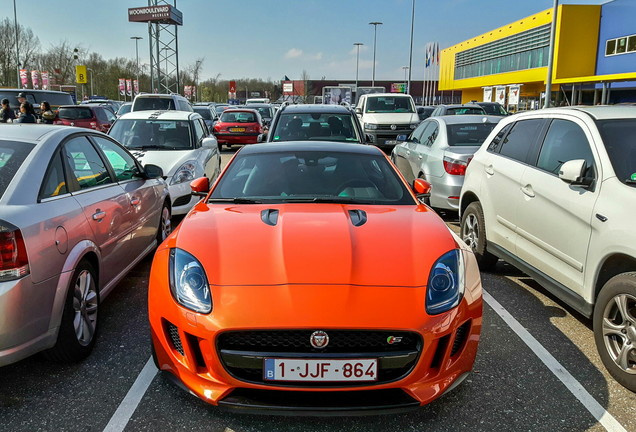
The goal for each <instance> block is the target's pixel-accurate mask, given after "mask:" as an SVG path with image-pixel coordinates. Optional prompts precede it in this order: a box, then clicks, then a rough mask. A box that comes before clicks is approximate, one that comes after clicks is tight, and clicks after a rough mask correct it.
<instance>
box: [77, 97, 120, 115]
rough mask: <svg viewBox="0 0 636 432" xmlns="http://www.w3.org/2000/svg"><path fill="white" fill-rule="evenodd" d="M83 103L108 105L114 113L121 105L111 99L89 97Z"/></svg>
mask: <svg viewBox="0 0 636 432" xmlns="http://www.w3.org/2000/svg"><path fill="white" fill-rule="evenodd" d="M81 105H100V106H107V107H108V108H109V109H110V110H111V111H112V112H113V114H115V113H116V112H117V110H118V109H119V107H120V103H119V102H117V101H114V100H111V99H88V100H85V101H82V102H81Z"/></svg>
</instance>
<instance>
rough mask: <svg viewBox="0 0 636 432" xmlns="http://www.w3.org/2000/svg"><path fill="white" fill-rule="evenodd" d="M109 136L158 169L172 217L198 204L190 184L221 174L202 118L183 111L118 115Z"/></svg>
mask: <svg viewBox="0 0 636 432" xmlns="http://www.w3.org/2000/svg"><path fill="white" fill-rule="evenodd" d="M109 135H111V136H112V137H114V138H115V139H116V140H118V141H119V142H121V143H122V144H123V145H124V146H125V147H126V148H128V150H130V151H131V152H132V154H133V155H134V156H135V157H136V158H137V159H138V160H139V161H140V162H142V163H152V164H155V165H158V166H160V167H161V168H162V169H163V172H164V173H165V175H166V178H167V180H166V181H167V182H168V185H169V190H170V199H171V202H170V205H171V208H172V214H173V215H182V214H185V213H187V212H188V211H189V210H190V209H191V208H192V206H193V205H194V204H195V203H196V202H197V201H198V198H197V197H195V196H192V195H191V194H190V186H189V184H190V181H192V180H194V179H197V178H199V177H203V176H205V177H207V178H208V179H210V180H211V181H214V179H216V178H217V176H218V175H219V173H220V172H221V156H220V154H219V150H218V144H217V141H216V139H215V138H214V136H211V135H210V132H209V131H208V128H207V126H206V125H205V123H204V122H203V118H201V116H200V115H199V114H197V113H194V112H185V111H139V112H131V113H128V114H124V115H123V116H121V117H120V118H119V119H117V121H116V122H115V124H113V127H112V128H111V130H110V132H109Z"/></svg>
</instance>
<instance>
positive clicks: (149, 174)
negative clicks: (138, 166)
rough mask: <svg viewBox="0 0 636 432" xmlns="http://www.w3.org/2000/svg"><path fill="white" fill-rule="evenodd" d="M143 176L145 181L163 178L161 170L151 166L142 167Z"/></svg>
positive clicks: (158, 167)
mask: <svg viewBox="0 0 636 432" xmlns="http://www.w3.org/2000/svg"><path fill="white" fill-rule="evenodd" d="M144 174H145V175H146V178H147V179H156V178H159V177H163V170H162V169H161V167H160V166H157V165H153V164H146V165H144Z"/></svg>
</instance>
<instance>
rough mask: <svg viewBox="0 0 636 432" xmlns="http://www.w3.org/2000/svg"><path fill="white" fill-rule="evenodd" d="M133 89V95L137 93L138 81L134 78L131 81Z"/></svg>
mask: <svg viewBox="0 0 636 432" xmlns="http://www.w3.org/2000/svg"><path fill="white" fill-rule="evenodd" d="M133 89H134V90H135V95H138V94H139V81H137V80H134V81H133Z"/></svg>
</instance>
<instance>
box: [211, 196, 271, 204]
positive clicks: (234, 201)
mask: <svg viewBox="0 0 636 432" xmlns="http://www.w3.org/2000/svg"><path fill="white" fill-rule="evenodd" d="M208 202H209V203H231V204H262V201H259V200H255V199H252V198H238V197H237V198H210V199H209V200H208Z"/></svg>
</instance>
